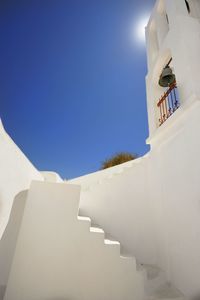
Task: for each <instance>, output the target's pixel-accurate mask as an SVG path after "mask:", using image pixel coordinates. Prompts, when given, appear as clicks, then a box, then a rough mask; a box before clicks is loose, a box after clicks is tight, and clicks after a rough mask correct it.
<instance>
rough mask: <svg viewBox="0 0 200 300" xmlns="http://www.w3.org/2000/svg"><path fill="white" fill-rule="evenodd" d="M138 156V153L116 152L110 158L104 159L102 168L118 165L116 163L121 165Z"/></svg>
mask: <svg viewBox="0 0 200 300" xmlns="http://www.w3.org/2000/svg"><path fill="white" fill-rule="evenodd" d="M136 158H137V155H136V154H132V153H129V152H119V153H116V154H114V155H112V156H111V157H109V158H108V159H106V160H104V161H103V162H102V164H101V170H104V169H107V168H110V167H113V166H116V165H120V164H123V163H125V162H127V161H130V160H134V159H136Z"/></svg>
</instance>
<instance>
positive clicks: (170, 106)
mask: <svg viewBox="0 0 200 300" xmlns="http://www.w3.org/2000/svg"><path fill="white" fill-rule="evenodd" d="M179 106H180V101H179V95H178V89H177V85H176V82H174V83H172V84H171V85H170V86H169V88H168V89H167V91H166V92H165V93H164V94H163V95H162V97H161V98H160V99H159V101H158V103H157V107H158V109H159V120H158V121H159V126H161V125H162V124H163V123H164V122H165V121H166V120H167V119H168V118H169V117H170V116H171V115H172V114H173V113H174V112H175V111H176V110H177V109H178V108H179Z"/></svg>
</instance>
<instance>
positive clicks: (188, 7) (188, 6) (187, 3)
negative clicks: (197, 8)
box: [185, 0, 190, 14]
mask: <svg viewBox="0 0 200 300" xmlns="http://www.w3.org/2000/svg"><path fill="white" fill-rule="evenodd" d="M185 5H186V7H187V11H188V13H189V14H190V5H189V2H188V1H187V0H185Z"/></svg>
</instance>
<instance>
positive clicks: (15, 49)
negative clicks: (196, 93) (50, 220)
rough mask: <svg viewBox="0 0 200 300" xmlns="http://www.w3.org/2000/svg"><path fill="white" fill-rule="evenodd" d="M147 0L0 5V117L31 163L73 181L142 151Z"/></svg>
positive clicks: (27, 0)
mask: <svg viewBox="0 0 200 300" xmlns="http://www.w3.org/2000/svg"><path fill="white" fill-rule="evenodd" d="M154 2H155V1H154V0H143V1H142V0H140V1H136V0H135V1H134V0H101V1H97V0H34V1H31V0H24V1H22V0H15V1H12V0H3V1H1V2H0V117H1V118H2V121H3V123H4V126H5V128H6V130H7V132H8V133H9V134H10V135H11V137H12V138H13V140H14V141H15V142H16V143H17V145H18V146H19V147H20V148H21V149H22V151H23V152H24V153H25V154H26V155H27V156H28V158H29V159H30V160H31V161H32V162H33V164H34V165H35V166H36V167H37V168H38V169H40V170H52V171H56V172H58V173H59V174H61V176H62V177H64V178H73V177H76V176H80V175H83V174H86V173H89V172H93V171H96V170H98V169H99V167H100V165H101V162H102V161H103V160H104V159H105V158H107V157H109V156H110V155H112V154H114V153H116V152H119V151H130V152H133V153H136V154H138V155H139V156H141V155H143V154H144V153H146V152H147V151H148V147H147V146H146V145H145V140H146V138H147V136H148V125H147V112H146V94H145V75H146V72H147V71H146V53H145V46H144V45H142V44H141V42H139V41H138V39H137V38H136V37H135V28H136V27H137V25H138V23H139V22H140V20H142V19H143V18H144V16H146V14H147V13H148V12H150V11H151V9H152V7H153V4H154Z"/></svg>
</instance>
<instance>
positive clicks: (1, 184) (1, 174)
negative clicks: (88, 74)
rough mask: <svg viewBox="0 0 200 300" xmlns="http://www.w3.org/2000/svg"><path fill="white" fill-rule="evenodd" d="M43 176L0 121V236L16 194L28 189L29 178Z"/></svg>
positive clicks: (41, 177) (41, 178)
mask: <svg viewBox="0 0 200 300" xmlns="http://www.w3.org/2000/svg"><path fill="white" fill-rule="evenodd" d="M33 179H38V180H43V176H42V175H41V174H40V173H39V172H38V171H37V170H36V169H35V167H34V166H33V165H32V164H31V162H30V161H29V160H28V159H27V158H26V156H25V155H24V154H23V153H22V152H21V150H20V149H19V148H18V147H17V146H16V144H15V143H14V142H13V141H12V140H11V138H10V137H9V135H8V134H7V133H6V132H5V130H4V128H3V125H2V123H0V238H1V236H2V233H3V231H4V229H5V226H6V224H7V222H8V218H9V214H10V210H11V207H12V203H13V200H14V197H15V196H16V194H18V193H19V192H21V191H22V190H25V189H28V187H29V185H30V182H31V180H33Z"/></svg>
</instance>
